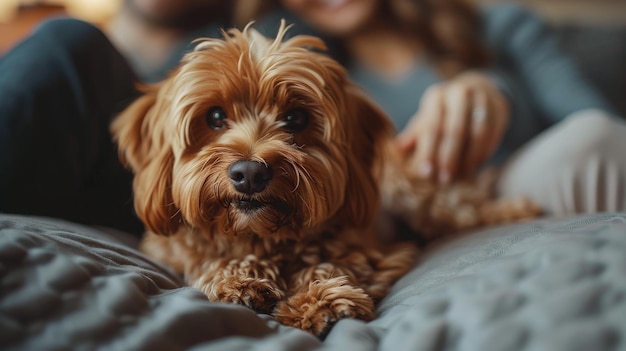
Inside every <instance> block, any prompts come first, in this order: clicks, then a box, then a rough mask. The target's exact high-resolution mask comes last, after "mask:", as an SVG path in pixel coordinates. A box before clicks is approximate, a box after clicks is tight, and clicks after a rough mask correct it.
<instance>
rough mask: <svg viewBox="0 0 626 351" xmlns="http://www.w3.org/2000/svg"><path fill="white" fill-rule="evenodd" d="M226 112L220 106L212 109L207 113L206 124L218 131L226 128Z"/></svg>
mask: <svg viewBox="0 0 626 351" xmlns="http://www.w3.org/2000/svg"><path fill="white" fill-rule="evenodd" d="M226 117H227V116H226V111H224V109H222V108H221V107H219V106H215V107H211V108H210V109H209V111H207V113H206V122H207V124H208V125H209V127H211V128H213V129H215V130H218V129H222V128H224V127H226Z"/></svg>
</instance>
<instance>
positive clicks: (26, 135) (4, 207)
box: [0, 19, 142, 233]
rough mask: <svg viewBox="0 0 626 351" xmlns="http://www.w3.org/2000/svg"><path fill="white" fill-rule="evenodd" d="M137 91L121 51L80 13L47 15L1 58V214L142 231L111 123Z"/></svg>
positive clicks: (133, 78) (131, 73)
mask: <svg viewBox="0 0 626 351" xmlns="http://www.w3.org/2000/svg"><path fill="white" fill-rule="evenodd" d="M137 95H138V93H137V90H136V88H135V77H134V74H133V72H132V71H131V69H130V67H129V66H128V64H127V63H126V62H125V60H124V59H123V58H122V56H121V55H120V54H119V53H118V52H117V51H116V50H115V49H114V48H113V46H112V45H111V43H110V42H109V40H108V39H107V38H106V36H105V35H104V34H103V33H102V32H101V31H100V30H98V29H97V28H96V27H94V26H92V25H90V24H87V23H85V22H81V21H78V20H73V19H57V20H52V21H48V22H46V23H44V24H42V25H41V26H39V27H38V28H37V29H36V30H35V31H34V32H33V33H32V35H31V36H30V37H28V38H27V39H26V40H24V41H23V42H21V43H20V44H19V45H17V46H16V47H15V48H14V49H12V50H11V51H10V52H8V53H7V54H6V55H5V56H4V57H2V58H0V150H2V151H1V152H0V212H9V213H21V214H30V215H42V216H52V217H58V218H63V219H67V220H72V221H76V222H80V223H85V224H92V225H102V226H110V227H114V228H118V229H122V230H125V231H130V232H134V233H139V232H141V231H142V226H141V224H140V222H139V220H138V219H137V218H136V216H135V215H134V212H133V210H132V199H131V179H132V178H131V174H130V173H129V172H128V171H126V170H125V169H124V168H123V167H122V165H121V164H120V162H119V161H118V158H117V152H116V149H115V146H114V144H113V142H112V140H111V136H110V134H109V130H108V128H109V123H110V121H111V119H112V118H113V117H114V116H115V114H116V113H118V112H119V111H121V109H123V108H124V107H125V106H126V105H127V104H128V103H130V102H131V101H132V100H133V99H134V98H135V97H137Z"/></svg>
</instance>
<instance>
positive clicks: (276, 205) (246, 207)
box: [229, 199, 294, 238]
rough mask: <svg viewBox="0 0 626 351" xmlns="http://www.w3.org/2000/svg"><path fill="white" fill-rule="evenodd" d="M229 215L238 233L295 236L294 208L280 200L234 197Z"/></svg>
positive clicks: (281, 236)
mask: <svg viewBox="0 0 626 351" xmlns="http://www.w3.org/2000/svg"><path fill="white" fill-rule="evenodd" d="M229 213H230V214H229V217H230V218H231V224H232V225H233V226H234V227H233V229H234V231H235V232H236V233H238V234H249V235H255V236H259V237H274V238H287V237H293V236H294V223H293V221H292V216H293V214H294V210H293V209H292V208H291V206H289V205H288V204H286V203H284V202H280V201H271V200H259V199H232V200H231V201H230V206H229Z"/></svg>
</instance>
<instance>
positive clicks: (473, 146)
mask: <svg viewBox="0 0 626 351" xmlns="http://www.w3.org/2000/svg"><path fill="white" fill-rule="evenodd" d="M472 101H473V103H472V108H471V111H470V118H469V119H470V122H469V123H470V128H469V141H468V143H467V150H466V153H465V155H464V159H463V165H462V166H461V169H462V170H461V173H462V174H463V175H466V176H467V175H470V174H471V173H472V172H473V171H474V170H475V169H476V168H477V167H478V165H480V164H481V163H482V162H483V161H484V160H485V159H486V158H487V157H488V156H489V155H488V152H489V146H488V145H486V144H491V141H487V138H489V126H488V113H489V112H490V111H491V110H492V108H491V106H490V103H489V99H488V98H487V94H486V93H485V92H483V91H475V92H474V94H472ZM481 141H482V142H481Z"/></svg>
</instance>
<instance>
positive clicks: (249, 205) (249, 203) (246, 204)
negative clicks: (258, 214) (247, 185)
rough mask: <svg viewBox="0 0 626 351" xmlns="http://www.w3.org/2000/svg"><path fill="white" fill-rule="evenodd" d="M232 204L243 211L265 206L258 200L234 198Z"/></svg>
mask: <svg viewBox="0 0 626 351" xmlns="http://www.w3.org/2000/svg"><path fill="white" fill-rule="evenodd" d="M232 204H233V205H234V206H235V208H237V209H238V210H241V211H245V212H252V211H256V210H260V209H262V208H264V207H265V206H266V205H265V204H264V203H263V202H261V201H258V200H244V199H241V200H234V201H233V202H232Z"/></svg>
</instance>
